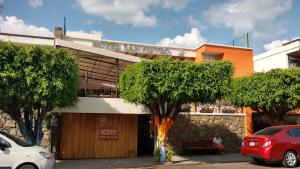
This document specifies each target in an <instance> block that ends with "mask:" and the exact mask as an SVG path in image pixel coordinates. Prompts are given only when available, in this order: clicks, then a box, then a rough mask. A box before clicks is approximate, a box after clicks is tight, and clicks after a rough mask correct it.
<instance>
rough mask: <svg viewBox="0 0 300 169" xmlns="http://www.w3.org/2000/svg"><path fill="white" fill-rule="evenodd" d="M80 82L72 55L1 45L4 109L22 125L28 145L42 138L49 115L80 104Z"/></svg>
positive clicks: (0, 91) (0, 82)
mask: <svg viewBox="0 0 300 169" xmlns="http://www.w3.org/2000/svg"><path fill="white" fill-rule="evenodd" d="M79 83H80V81H79V75H78V64H77V62H76V60H75V59H74V56H73V55H72V54H71V53H70V52H68V51H66V50H64V49H55V48H53V47H42V46H32V45H20V44H18V45H17V44H13V43H8V42H0V109H1V110H3V111H4V112H6V113H8V114H9V115H10V116H11V117H12V118H13V119H14V120H15V121H16V122H17V123H18V125H19V128H20V130H21V133H22V134H23V136H24V137H25V139H26V140H27V141H28V142H33V143H36V142H38V140H39V139H41V138H40V136H39V135H40V134H39V131H41V129H40V124H41V121H42V120H43V116H44V114H45V112H47V111H50V110H52V109H53V108H54V107H65V106H71V105H73V104H75V103H76V101H77V94H78V90H79ZM33 128H34V130H33V131H32V129H33ZM36 139H37V140H36Z"/></svg>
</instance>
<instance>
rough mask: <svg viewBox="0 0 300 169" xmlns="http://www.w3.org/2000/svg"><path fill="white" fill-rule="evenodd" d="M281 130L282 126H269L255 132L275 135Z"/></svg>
mask: <svg viewBox="0 0 300 169" xmlns="http://www.w3.org/2000/svg"><path fill="white" fill-rule="evenodd" d="M281 130H282V129H281V128H274V127H269V128H265V129H263V130H260V131H258V132H256V133H254V134H255V135H263V136H273V135H275V134H277V133H279V132H280V131H281Z"/></svg>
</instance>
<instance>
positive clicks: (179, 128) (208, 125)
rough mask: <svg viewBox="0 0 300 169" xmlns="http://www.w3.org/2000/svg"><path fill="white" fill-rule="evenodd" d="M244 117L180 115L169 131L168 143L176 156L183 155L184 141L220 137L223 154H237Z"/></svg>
mask: <svg viewBox="0 0 300 169" xmlns="http://www.w3.org/2000/svg"><path fill="white" fill-rule="evenodd" d="M244 118H245V116H244V115H207V114H206V115H202V114H195V115H193V114H180V115H179V116H178V117H177V119H176V120H175V122H174V123H173V126H172V127H171V129H170V131H169V136H168V143H169V145H170V146H172V147H173V149H174V151H175V152H176V153H177V154H184V153H186V152H184V149H183V140H184V139H207V138H213V137H214V135H215V133H219V135H220V136H221V138H222V140H223V143H224V146H225V152H239V150H240V146H241V143H242V139H243V138H244V136H245V123H244Z"/></svg>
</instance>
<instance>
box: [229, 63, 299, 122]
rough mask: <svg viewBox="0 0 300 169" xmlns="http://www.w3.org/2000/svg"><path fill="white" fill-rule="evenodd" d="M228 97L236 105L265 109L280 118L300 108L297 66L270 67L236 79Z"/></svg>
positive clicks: (257, 109) (259, 109)
mask: <svg viewBox="0 0 300 169" xmlns="http://www.w3.org/2000/svg"><path fill="white" fill-rule="evenodd" d="M228 99H229V101H230V102H231V103H232V104H234V105H236V106H246V107H251V108H252V109H253V110H256V111H258V112H260V111H263V112H268V113H269V114H270V115H271V116H272V117H275V118H278V119H281V120H282V118H283V116H284V114H285V113H286V112H288V111H290V110H293V109H295V108H298V107H300V68H291V69H274V70H271V71H268V72H265V73H254V74H252V75H251V76H249V77H241V78H237V79H235V80H234V81H233V83H232V91H231V93H230V95H229V96H228Z"/></svg>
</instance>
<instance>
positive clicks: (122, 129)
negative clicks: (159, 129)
mask: <svg viewBox="0 0 300 169" xmlns="http://www.w3.org/2000/svg"><path fill="white" fill-rule="evenodd" d="M60 137H61V139H60V150H59V152H60V153H59V154H60V156H59V157H60V159H79V158H118V157H135V156H136V154H137V115H127V114H79V113H65V114H63V115H62V126H61V136H60Z"/></svg>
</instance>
